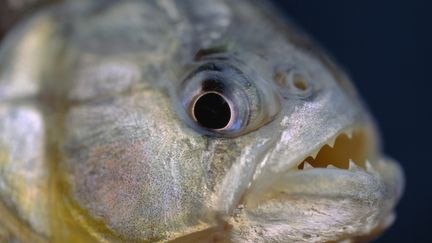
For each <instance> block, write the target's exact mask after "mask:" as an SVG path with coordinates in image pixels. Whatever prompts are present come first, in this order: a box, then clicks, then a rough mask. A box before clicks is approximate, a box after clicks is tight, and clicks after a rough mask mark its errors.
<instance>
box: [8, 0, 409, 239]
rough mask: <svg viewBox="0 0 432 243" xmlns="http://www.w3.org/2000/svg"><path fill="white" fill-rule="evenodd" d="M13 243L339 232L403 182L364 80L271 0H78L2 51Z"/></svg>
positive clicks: (29, 24) (366, 232) (47, 13)
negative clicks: (268, 0)
mask: <svg viewBox="0 0 432 243" xmlns="http://www.w3.org/2000/svg"><path fill="white" fill-rule="evenodd" d="M0 102H1V103H0V199H1V200H0V212H1V215H2V217H0V239H1V240H2V241H6V242H7V241H13V240H18V241H22V242H95V241H100V242H123V241H133V242H135V241H139V242H166V241H173V242H191V241H197V242H198V241H202V242H218V241H220V242H327V241H341V240H367V239H371V237H373V236H375V235H377V234H378V233H379V232H381V231H382V230H384V229H385V228H387V227H388V226H389V225H391V223H392V221H393V220H394V218H395V214H394V207H395V205H396V204H397V202H398V200H399V198H400V196H401V194H402V191H403V183H404V182H403V174H402V170H401V168H400V167H399V165H398V164H397V163H396V162H395V161H394V160H392V159H390V158H388V157H387V156H385V155H384V154H382V152H381V147H380V141H379V135H378V132H377V128H376V125H375V123H374V121H373V118H372V117H371V115H370V113H369V112H368V110H367V108H366V107H365V105H364V104H363V103H362V101H361V99H360V98H359V96H358V94H357V93H356V91H355V88H354V87H353V86H352V84H351V82H350V80H349V78H348V77H347V76H346V75H345V74H344V72H343V71H341V70H340V69H339V68H338V67H337V66H336V65H335V64H333V62H332V61H331V60H330V59H329V58H328V57H327V56H326V55H325V54H324V53H323V52H322V51H321V50H320V49H319V48H316V47H315V45H314V44H313V43H312V42H311V41H310V40H309V39H308V38H307V37H305V35H304V34H303V33H301V32H300V31H299V30H298V29H297V28H296V27H294V26H293V25H292V24H290V22H289V21H288V20H286V19H285V18H283V17H282V15H281V14H280V13H278V12H277V11H276V10H275V9H273V8H272V7H270V6H267V5H265V4H263V3H262V2H259V1H246V0H236V1H228V0H226V1H224V0H217V1H216V0H199V1H198V0H184V1H171V0H154V1H129V0H128V1H69V2H64V3H62V4H59V5H55V6H52V7H49V8H47V9H45V10H42V11H41V12H39V13H37V14H35V15H34V16H33V17H31V18H28V19H27V20H26V21H24V22H22V23H21V24H20V25H19V26H18V27H16V29H14V31H12V32H11V33H10V34H9V35H8V37H7V38H6V39H5V40H4V41H3V42H2V44H1V48H0Z"/></svg>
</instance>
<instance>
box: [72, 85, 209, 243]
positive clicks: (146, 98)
mask: <svg viewBox="0 0 432 243" xmlns="http://www.w3.org/2000/svg"><path fill="white" fill-rule="evenodd" d="M68 120H69V122H68V130H69V135H68V139H67V141H69V142H68V143H67V145H66V155H67V156H66V157H67V161H66V164H67V167H68V168H69V169H68V171H69V173H70V174H69V182H70V184H71V188H72V192H71V195H72V197H73V199H74V200H76V201H77V203H78V205H79V206H80V207H81V208H83V209H84V210H86V211H87V212H88V213H89V214H90V215H91V217H93V218H95V219H98V220H101V221H102V222H103V223H104V224H106V225H107V227H108V228H109V229H110V230H112V231H113V232H114V233H116V234H118V235H120V236H121V237H122V238H125V239H134V240H150V239H152V240H154V239H159V240H161V239H171V238H172V237H174V236H175V235H177V234H179V232H193V231H196V230H197V229H198V230H199V229H206V228H208V227H210V225H212V224H215V222H213V219H214V217H212V215H211V213H209V212H208V211H206V210H205V209H206V205H205V204H206V202H207V201H208V200H206V198H205V195H208V191H207V186H206V184H205V180H207V176H206V171H207V165H206V164H205V163H206V162H207V161H208V160H207V159H206V157H205V153H203V151H205V149H206V147H205V146H206V138H204V137H203V136H198V135H197V134H196V133H193V132H192V131H191V130H190V129H186V128H185V126H184V125H183V123H182V122H180V121H179V120H178V119H177V118H176V117H175V115H174V113H173V111H172V109H171V104H170V102H169V99H168V98H167V97H166V96H165V95H163V94H162V93H161V92H157V91H154V90H148V91H142V92H140V93H138V94H134V95H131V96H130V97H121V98H117V99H115V101H112V102H108V103H104V102H98V103H97V104H92V105H84V106H80V107H76V108H73V109H72V111H71V113H70V114H69V119H68Z"/></svg>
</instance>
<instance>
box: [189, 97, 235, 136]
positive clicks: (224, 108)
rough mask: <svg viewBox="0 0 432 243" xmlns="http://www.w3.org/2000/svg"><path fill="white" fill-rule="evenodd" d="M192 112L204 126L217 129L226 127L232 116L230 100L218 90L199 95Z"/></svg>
mask: <svg viewBox="0 0 432 243" xmlns="http://www.w3.org/2000/svg"><path fill="white" fill-rule="evenodd" d="M192 113H193V116H194V118H195V120H196V121H197V122H198V123H199V124H200V125H201V126H202V127H204V128H207V129H215V130H216V129H222V128H225V127H226V126H227V125H228V124H229V123H230V121H231V117H232V111H231V106H230V104H229V102H228V100H227V99H226V98H225V97H224V96H223V95H221V94H219V93H217V92H206V93H204V94H202V95H201V96H199V97H198V98H197V99H196V101H195V104H194V106H193V107H192Z"/></svg>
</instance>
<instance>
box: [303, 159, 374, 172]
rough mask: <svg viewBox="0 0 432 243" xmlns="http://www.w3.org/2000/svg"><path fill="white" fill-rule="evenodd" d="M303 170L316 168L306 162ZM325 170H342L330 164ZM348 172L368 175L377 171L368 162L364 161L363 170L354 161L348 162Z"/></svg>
mask: <svg viewBox="0 0 432 243" xmlns="http://www.w3.org/2000/svg"><path fill="white" fill-rule="evenodd" d="M302 164H303V169H302V170H310V169H316V168H318V167H313V166H312V165H311V164H309V163H308V162H306V161H305V162H303V163H302ZM326 168H327V169H339V170H343V169H341V168H338V167H336V166H334V165H332V164H329V165H327V167H326ZM348 170H349V171H367V172H370V173H376V172H377V171H376V170H375V169H374V168H373V166H372V164H371V162H370V161H369V160H366V162H365V168H363V167H362V166H358V165H357V164H356V163H355V162H354V161H352V160H349V167H348Z"/></svg>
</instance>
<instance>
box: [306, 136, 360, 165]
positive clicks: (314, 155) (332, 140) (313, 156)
mask: <svg viewBox="0 0 432 243" xmlns="http://www.w3.org/2000/svg"><path fill="white" fill-rule="evenodd" d="M353 132H354V130H353V129H348V130H346V131H343V132H342V133H344V134H345V135H346V136H347V137H348V138H349V139H352V137H353ZM339 135H340V134H338V135H336V136H334V137H333V138H332V139H330V141H328V142H327V145H328V146H330V147H331V148H334V145H335V143H336V139H337V138H338V137H339ZM320 150H321V148H318V149H317V150H315V151H314V152H313V153H311V154H310V156H311V157H312V158H313V159H316V157H317V155H318V153H319V152H320Z"/></svg>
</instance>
